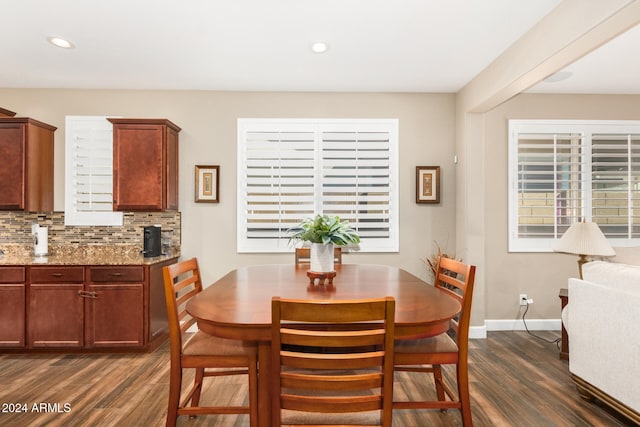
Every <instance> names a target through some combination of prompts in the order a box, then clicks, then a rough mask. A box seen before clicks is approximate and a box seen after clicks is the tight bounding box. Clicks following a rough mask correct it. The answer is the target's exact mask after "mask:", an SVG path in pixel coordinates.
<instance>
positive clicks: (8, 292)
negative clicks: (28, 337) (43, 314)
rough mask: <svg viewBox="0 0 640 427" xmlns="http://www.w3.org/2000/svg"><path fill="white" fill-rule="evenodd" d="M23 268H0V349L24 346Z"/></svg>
mask: <svg viewBox="0 0 640 427" xmlns="http://www.w3.org/2000/svg"><path fill="white" fill-rule="evenodd" d="M25 298H26V290H25V269H24V267H0V347H9V348H23V347H24V346H25V318H26V316H25V314H26V302H25Z"/></svg>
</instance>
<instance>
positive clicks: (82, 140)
mask: <svg viewBox="0 0 640 427" xmlns="http://www.w3.org/2000/svg"><path fill="white" fill-rule="evenodd" d="M65 131H66V133H65V158H66V165H65V169H66V174H65V176H66V180H65V225H122V213H121V212H113V128H112V125H111V123H110V122H109V121H107V119H106V117H102V116H99V117H96V116H67V117H66V121H65Z"/></svg>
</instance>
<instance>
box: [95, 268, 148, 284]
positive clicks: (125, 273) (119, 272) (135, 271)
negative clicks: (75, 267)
mask: <svg viewBox="0 0 640 427" xmlns="http://www.w3.org/2000/svg"><path fill="white" fill-rule="evenodd" d="M89 280H90V281H91V282H111V283H113V282H137V283H140V282H142V281H144V268H143V267H137V266H127V267H91V268H90V269H89Z"/></svg>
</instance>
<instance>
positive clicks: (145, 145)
mask: <svg viewBox="0 0 640 427" xmlns="http://www.w3.org/2000/svg"><path fill="white" fill-rule="evenodd" d="M109 121H110V122H111V123H112V124H113V209H114V210H117V211H141V210H142V211H161V210H177V209H178V132H179V131H180V128H179V127H177V126H176V125H175V124H173V123H171V122H170V121H168V120H166V119H114V118H112V119H109Z"/></svg>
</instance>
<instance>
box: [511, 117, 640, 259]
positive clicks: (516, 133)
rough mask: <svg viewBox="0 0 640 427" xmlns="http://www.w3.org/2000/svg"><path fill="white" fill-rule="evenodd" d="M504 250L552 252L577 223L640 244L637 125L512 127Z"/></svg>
mask: <svg viewBox="0 0 640 427" xmlns="http://www.w3.org/2000/svg"><path fill="white" fill-rule="evenodd" d="M509 182H510V186H509V250H510V251H512V252H544V251H551V250H552V247H553V244H554V243H555V240H556V239H558V238H560V237H561V236H562V235H563V234H564V232H565V231H566V230H567V229H568V228H569V226H571V224H573V223H574V222H577V221H581V220H582V219H584V220H586V221H592V222H595V223H597V224H598V226H599V227H600V229H601V230H602V232H603V233H604V234H605V236H606V237H607V238H608V239H609V240H610V242H611V244H612V245H614V246H615V245H619V246H624V245H629V244H636V243H633V242H638V241H640V122H635V121H634V122H631V121H602V122H595V121H559V120H552V121H544V120H510V121H509Z"/></svg>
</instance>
